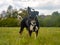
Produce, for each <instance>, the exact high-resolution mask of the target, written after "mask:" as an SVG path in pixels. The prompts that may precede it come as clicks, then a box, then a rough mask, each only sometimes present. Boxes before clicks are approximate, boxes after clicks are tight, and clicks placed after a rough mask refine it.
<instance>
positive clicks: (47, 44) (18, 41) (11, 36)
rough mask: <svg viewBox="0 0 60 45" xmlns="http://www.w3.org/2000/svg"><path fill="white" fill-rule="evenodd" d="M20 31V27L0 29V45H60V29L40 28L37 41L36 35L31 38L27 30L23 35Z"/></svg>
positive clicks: (33, 34)
mask: <svg viewBox="0 0 60 45" xmlns="http://www.w3.org/2000/svg"><path fill="white" fill-rule="evenodd" d="M19 30H20V28H19V27H0V45H60V28H59V27H40V29H39V34H38V37H37V38H36V39H35V33H32V36H31V37H29V34H28V31H27V30H26V29H24V31H23V34H22V35H20V34H19Z"/></svg>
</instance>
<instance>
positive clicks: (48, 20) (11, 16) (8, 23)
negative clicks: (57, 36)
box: [0, 5, 60, 27]
mask: <svg viewBox="0 0 60 45" xmlns="http://www.w3.org/2000/svg"><path fill="white" fill-rule="evenodd" d="M0 15H1V17H0V27H19V26H20V22H21V20H22V19H20V18H19V19H18V15H19V16H21V17H22V18H24V17H26V16H28V13H27V10H26V9H25V8H24V9H22V8H20V9H19V10H17V9H13V7H12V6H11V5H10V6H9V7H8V9H7V11H6V12H5V13H2V14H0ZM37 18H38V21H39V23H40V27H60V13H59V12H58V11H55V12H53V13H52V14H51V15H46V16H45V15H38V17H37Z"/></svg>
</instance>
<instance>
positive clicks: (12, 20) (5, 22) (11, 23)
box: [0, 18, 18, 27]
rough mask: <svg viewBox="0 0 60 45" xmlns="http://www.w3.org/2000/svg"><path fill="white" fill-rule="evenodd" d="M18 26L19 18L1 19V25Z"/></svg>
mask: <svg viewBox="0 0 60 45" xmlns="http://www.w3.org/2000/svg"><path fill="white" fill-rule="evenodd" d="M15 26H18V20H17V19H16V18H7V19H4V20H0V27H15Z"/></svg>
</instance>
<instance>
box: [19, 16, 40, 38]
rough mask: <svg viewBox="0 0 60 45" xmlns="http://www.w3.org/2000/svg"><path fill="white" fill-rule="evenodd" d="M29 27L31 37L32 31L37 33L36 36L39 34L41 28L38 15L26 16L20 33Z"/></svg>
mask: <svg viewBox="0 0 60 45" xmlns="http://www.w3.org/2000/svg"><path fill="white" fill-rule="evenodd" d="M25 27H26V28H27V30H28V32H29V35H30V37H31V34H32V32H35V33H36V37H37V36H38V30H39V22H38V19H37V17H34V16H33V17H32V16H28V17H25V18H24V19H23V20H22V21H21V28H20V32H19V33H20V34H22V32H23V29H24V28H25Z"/></svg>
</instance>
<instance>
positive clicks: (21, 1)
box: [0, 0, 60, 15]
mask: <svg viewBox="0 0 60 45" xmlns="http://www.w3.org/2000/svg"><path fill="white" fill-rule="evenodd" d="M9 5H12V6H13V8H17V9H20V8H27V7H28V6H29V7H31V8H33V9H35V10H37V11H39V14H45V15H50V14H52V12H54V11H58V12H60V0H0V13H1V12H2V11H3V10H5V11H6V10H7V8H8V6H9Z"/></svg>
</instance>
